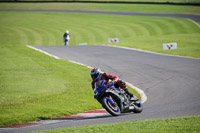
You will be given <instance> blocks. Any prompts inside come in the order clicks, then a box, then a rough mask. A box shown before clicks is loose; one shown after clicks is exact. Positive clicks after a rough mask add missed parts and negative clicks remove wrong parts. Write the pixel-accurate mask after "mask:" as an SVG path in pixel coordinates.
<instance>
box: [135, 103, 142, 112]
mask: <svg viewBox="0 0 200 133" xmlns="http://www.w3.org/2000/svg"><path fill="white" fill-rule="evenodd" d="M142 111H143V106H142V103H141V102H139V103H135V104H134V110H133V112H134V113H141V112H142Z"/></svg>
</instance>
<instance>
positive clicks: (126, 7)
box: [0, 3, 200, 14]
mask: <svg viewBox="0 0 200 133" xmlns="http://www.w3.org/2000/svg"><path fill="white" fill-rule="evenodd" d="M0 9H1V10H2V9H41V10H47V9H54V10H97V11H118V12H145V13H147V12H148V13H186V14H200V8H199V6H177V5H149V4H142V5H141V4H95V3H93V4H89V3H9V4H8V3H1V4H0Z"/></svg>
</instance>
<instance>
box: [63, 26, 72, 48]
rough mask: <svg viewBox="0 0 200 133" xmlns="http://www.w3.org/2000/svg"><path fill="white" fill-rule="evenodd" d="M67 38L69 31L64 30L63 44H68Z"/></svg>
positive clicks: (68, 38) (68, 37)
mask: <svg viewBox="0 0 200 133" xmlns="http://www.w3.org/2000/svg"><path fill="white" fill-rule="evenodd" d="M69 40H70V35H69V31H68V30H66V32H65V34H64V35H63V41H64V45H65V46H66V45H68V44H69Z"/></svg>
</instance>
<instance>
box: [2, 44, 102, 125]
mask: <svg viewBox="0 0 200 133" xmlns="http://www.w3.org/2000/svg"><path fill="white" fill-rule="evenodd" d="M0 48H1V50H0V55H1V59H0V60H1V64H0V91H1V93H0V126H3V125H12V124H17V123H26V122H29V121H35V120H40V119H49V118H53V117H54V118H55V117H60V116H64V115H72V114H76V113H78V112H82V111H87V110H91V109H97V108H101V106H100V104H98V102H97V101H95V100H94V99H93V92H92V89H91V83H90V82H91V79H90V75H89V73H90V69H88V68H86V67H83V66H79V65H76V64H73V63H70V62H68V61H65V60H56V59H54V58H51V57H48V56H47V55H44V54H41V53H40V52H37V51H34V50H32V49H29V48H27V47H25V46H1V47H0Z"/></svg>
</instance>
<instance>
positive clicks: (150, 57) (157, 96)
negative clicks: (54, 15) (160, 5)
mask: <svg viewBox="0 0 200 133" xmlns="http://www.w3.org/2000/svg"><path fill="white" fill-rule="evenodd" d="M32 11H36V10H32ZM37 11H38V10H37ZM39 11H41V10H39ZM49 11H50V10H49ZM51 11H52V10H51ZM65 12H72V11H65ZM73 12H78V11H73ZM79 12H85V13H86V12H88V11H79ZM88 13H90V12H88ZM91 13H106V12H95V11H94V12H91ZM106 14H113V12H112V13H110V12H107V13H106ZM117 15H130V13H127V14H126V13H123V14H117ZM131 15H133V14H131ZM140 15H141V14H140ZM157 15H158V16H160V15H159V14H157ZM157 15H156V14H155V16H157ZM150 16H151V15H150ZM161 16H162V15H161ZM167 16H168V15H167ZM185 16H190V17H185ZM185 16H184V18H188V19H192V20H193V21H195V22H196V23H198V24H199V22H200V16H199V15H185ZM168 17H169V16H168ZM171 17H181V16H176V15H175V16H174V14H173V15H172V16H171ZM33 47H34V48H37V49H40V50H42V51H45V52H46V53H49V54H51V55H54V56H56V57H58V58H59V59H66V60H70V61H74V62H79V63H81V64H85V65H88V66H92V67H99V68H101V69H102V70H103V71H105V72H108V73H111V74H113V75H117V76H119V77H120V78H121V79H123V80H125V81H127V82H129V83H131V84H133V85H134V86H137V87H138V88H140V89H142V90H143V91H144V93H145V94H146V96H147V97H148V100H147V101H146V102H145V103H144V110H143V112H142V113H140V114H124V115H121V116H119V117H112V116H110V115H105V116H99V117H90V118H82V119H63V120H60V121H59V122H56V123H46V124H42V125H36V126H28V127H23V128H8V129H3V130H0V132H5V133H11V132H15V133H22V132H30V131H38V130H47V129H55V128H66V127H72V126H82V125H94V124H103V123H114V122H121V121H133V120H145V119H153V118H171V117H179V116H191V115H200V102H199V101H200V87H199V86H200V59H199V58H189V57H181V56H171V55H164V54H157V53H152V52H146V51H140V50H135V49H128V48H127V49H126V48H122V47H111V46H106V45H88V46H66V47H65V46H33Z"/></svg>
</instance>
